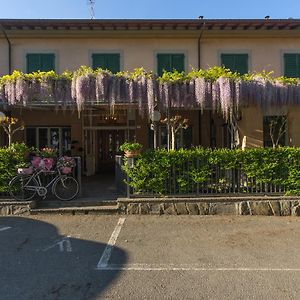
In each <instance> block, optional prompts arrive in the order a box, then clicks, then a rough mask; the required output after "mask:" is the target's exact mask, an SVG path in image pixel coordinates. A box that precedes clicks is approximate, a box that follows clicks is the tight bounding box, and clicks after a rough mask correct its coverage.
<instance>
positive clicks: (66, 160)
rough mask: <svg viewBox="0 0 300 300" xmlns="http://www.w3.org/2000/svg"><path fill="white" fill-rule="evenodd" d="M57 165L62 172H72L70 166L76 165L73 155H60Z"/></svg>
mask: <svg viewBox="0 0 300 300" xmlns="http://www.w3.org/2000/svg"><path fill="white" fill-rule="evenodd" d="M57 166H58V167H59V168H60V171H61V172H62V173H63V174H70V173H71V172H72V168H74V167H75V166H76V163H75V160H74V158H73V157H70V156H62V157H61V158H60V159H59V160H58V162H57Z"/></svg>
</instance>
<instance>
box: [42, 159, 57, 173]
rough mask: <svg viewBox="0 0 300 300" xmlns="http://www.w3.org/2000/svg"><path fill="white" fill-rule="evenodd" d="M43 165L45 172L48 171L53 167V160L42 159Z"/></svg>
mask: <svg viewBox="0 0 300 300" xmlns="http://www.w3.org/2000/svg"><path fill="white" fill-rule="evenodd" d="M43 163H44V168H45V170H46V171H50V170H51V169H52V167H53V164H54V159H53V158H44V159H43Z"/></svg>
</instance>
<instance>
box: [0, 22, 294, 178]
mask: <svg viewBox="0 0 300 300" xmlns="http://www.w3.org/2000/svg"><path fill="white" fill-rule="evenodd" d="M299 33H300V20H295V19H287V20H271V19H264V20H204V19H199V20H0V34H1V35H0V75H5V74H9V73H11V72H12V71H13V70H20V71H22V72H25V73H28V72H34V71H37V70H41V71H49V70H55V72H57V73H61V72H63V71H64V70H70V71H73V70H76V69H78V68H79V67H80V66H82V65H86V66H90V67H92V68H97V67H101V68H104V69H106V68H107V69H109V70H111V71H112V72H114V73H115V72H118V71H122V70H128V71H132V70H133V69H135V68H140V67H143V68H145V69H146V70H152V71H153V72H155V73H158V74H161V73H162V71H163V70H170V71H171V70H173V69H176V70H178V71H186V72H188V71H191V70H192V69H193V68H195V69H198V68H202V69H206V68H209V67H212V66H221V65H223V66H225V67H226V68H229V69H231V70H233V71H237V72H239V73H241V74H243V73H247V72H262V71H266V72H274V76H287V77H300V38H299ZM4 108H5V109H6V113H9V114H11V115H13V116H15V117H17V118H18V119H19V120H21V121H22V122H24V124H25V130H24V131H19V132H18V133H16V135H15V136H14V140H15V141H26V142H27V143H28V144H29V145H32V146H36V147H39V148H41V147H45V146H49V147H56V148H57V149H58V150H59V152H60V154H62V153H65V152H71V153H72V155H80V156H82V157H84V170H85V174H86V175H91V174H94V173H95V172H97V171H100V170H109V169H111V168H112V167H113V162H114V155H115V154H116V153H117V149H118V146H119V145H120V144H121V143H122V142H123V141H125V140H137V141H139V142H141V143H142V144H143V145H144V147H145V148H149V147H153V132H152V131H151V128H150V127H151V126H150V125H151V124H150V121H149V118H148V117H146V116H141V115H140V114H139V113H138V110H137V108H136V106H134V105H130V106H129V105H123V106H122V105H119V106H117V107H116V109H115V110H114V111H111V109H109V107H108V106H107V105H99V106H97V105H96V106H95V105H94V106H93V105H91V106H90V107H89V108H88V109H86V110H84V111H83V112H82V114H81V117H80V118H78V115H77V112H76V111H75V110H66V111H64V110H56V109H55V107H54V105H46V104H40V105H36V106H28V107H19V106H18V105H15V106H9V107H6V106H5V107H4ZM171 114H173V115H174V114H180V115H182V116H183V117H186V118H188V119H189V128H188V129H187V130H181V131H180V132H178V136H177V140H176V145H177V147H181V146H184V147H189V146H192V145H202V146H204V147H229V146H230V143H231V140H232V132H230V131H229V126H228V123H227V121H226V120H225V119H224V118H223V117H222V116H221V115H219V114H216V113H214V112H213V111H211V110H209V109H208V110H205V111H204V112H201V111H200V110H199V109H182V108H181V109H172V110H171ZM299 114H300V106H298V105H293V106H287V105H284V106H280V107H271V108H269V109H265V110H262V109H261V108H260V107H257V106H247V107H244V108H243V109H242V111H241V114H240V115H239V118H238V122H237V125H238V132H239V140H240V142H239V143H240V144H242V143H243V146H244V147H261V146H264V145H270V135H269V124H270V122H271V121H272V118H274V116H276V117H277V118H278V119H279V122H281V123H283V122H285V120H287V121H286V123H285V130H284V134H283V135H282V137H281V139H280V144H282V145H289V146H300V126H299V118H298V116H299ZM158 137H159V138H158V145H159V146H160V147H164V146H166V127H165V126H164V125H163V124H160V126H159V129H158ZM1 140H2V141H1V143H2V144H4V143H5V135H4V134H3V133H2V138H1Z"/></svg>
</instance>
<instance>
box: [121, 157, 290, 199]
mask: <svg viewBox="0 0 300 300" xmlns="http://www.w3.org/2000/svg"><path fill="white" fill-rule="evenodd" d="M120 162H121V161H120ZM193 163H194V164H196V166H197V165H199V162H198V161H195V162H193ZM128 165H129V166H130V165H131V167H133V166H134V159H133V158H128ZM191 167H195V165H194V166H192V165H191V162H186V163H182V164H180V166H179V165H178V164H176V166H175V165H172V166H171V167H170V168H169V172H168V175H167V176H166V178H165V180H164V188H163V193H162V195H164V196H175V197H182V196H187V197H193V196H194V197H196V196H204V195H212V196H213V195H222V194H223V195H224V194H225V195H226V194H227V195H229V194H283V193H285V191H286V188H285V186H284V185H277V184H274V183H270V182H269V183H263V182H262V181H261V180H258V179H257V178H255V177H248V176H247V175H246V174H245V173H244V172H243V171H242V170H241V169H239V168H233V169H224V168H222V167H221V166H218V165H214V166H212V168H211V169H210V171H209V172H208V173H209V174H210V175H209V176H208V177H207V180H205V181H203V182H195V180H193V179H192V176H190V175H189V174H190V172H189V171H190V168H191ZM118 176H119V179H118V182H119V184H120V182H124V181H127V182H130V178H129V177H128V176H126V175H125V174H124V172H123V173H120V172H119V173H118ZM151 176H152V177H151ZM151 176H150V177H149V178H147V179H148V180H151V178H153V177H155V174H152V175H151ZM182 178H184V184H182V183H180V182H182V180H181V179H182ZM126 189H127V190H126V193H127V197H128V198H130V197H136V196H138V197H143V196H145V197H147V196H149V197H151V196H159V194H157V193H155V192H154V191H153V190H151V189H149V188H141V189H139V190H136V189H134V188H133V187H131V186H130V184H127V185H126Z"/></svg>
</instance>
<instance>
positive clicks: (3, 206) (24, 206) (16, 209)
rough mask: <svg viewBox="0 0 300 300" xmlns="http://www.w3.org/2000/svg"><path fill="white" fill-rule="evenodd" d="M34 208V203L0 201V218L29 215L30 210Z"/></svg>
mask: <svg viewBox="0 0 300 300" xmlns="http://www.w3.org/2000/svg"><path fill="white" fill-rule="evenodd" d="M35 207H36V201H29V202H17V201H0V216H10V215H14V216H15V215H24V214H25V215H29V212H30V209H32V208H35Z"/></svg>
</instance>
